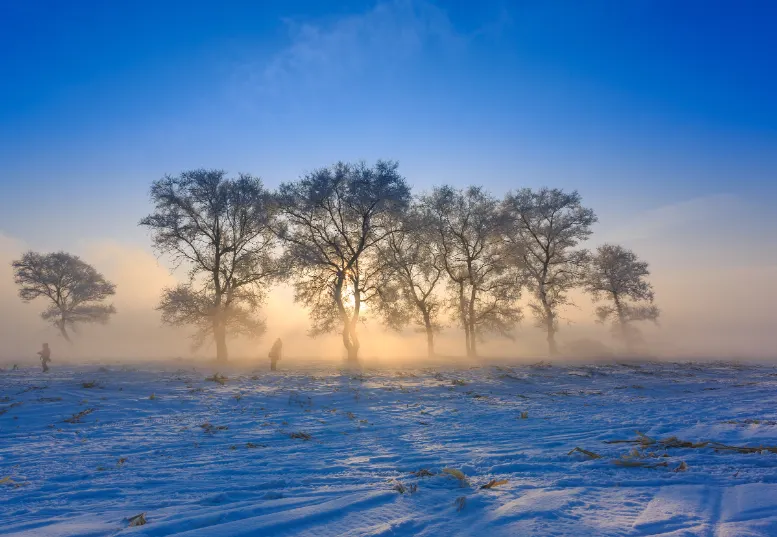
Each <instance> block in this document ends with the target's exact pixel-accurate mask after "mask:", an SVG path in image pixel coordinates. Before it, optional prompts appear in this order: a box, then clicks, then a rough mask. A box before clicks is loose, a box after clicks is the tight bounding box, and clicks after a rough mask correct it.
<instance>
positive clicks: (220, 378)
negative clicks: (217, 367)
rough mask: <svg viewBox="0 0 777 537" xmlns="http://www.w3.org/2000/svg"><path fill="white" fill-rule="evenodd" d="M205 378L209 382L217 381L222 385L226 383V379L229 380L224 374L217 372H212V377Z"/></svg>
mask: <svg viewBox="0 0 777 537" xmlns="http://www.w3.org/2000/svg"><path fill="white" fill-rule="evenodd" d="M205 380H207V381H210V382H217V383H218V384H221V385H222V386H223V385H224V384H226V383H227V380H229V379H228V378H227V377H225V376H224V375H220V374H219V373H218V372H216V373H214V374H213V376H212V377H207V378H206V379H205Z"/></svg>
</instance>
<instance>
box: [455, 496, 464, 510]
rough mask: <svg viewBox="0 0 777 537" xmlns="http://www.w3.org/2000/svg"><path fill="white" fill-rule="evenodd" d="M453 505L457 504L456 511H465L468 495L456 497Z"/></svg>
mask: <svg viewBox="0 0 777 537" xmlns="http://www.w3.org/2000/svg"><path fill="white" fill-rule="evenodd" d="M453 505H455V506H456V511H463V510H464V507H466V505H467V497H466V496H459V497H458V498H456V501H455V502H454V503H453Z"/></svg>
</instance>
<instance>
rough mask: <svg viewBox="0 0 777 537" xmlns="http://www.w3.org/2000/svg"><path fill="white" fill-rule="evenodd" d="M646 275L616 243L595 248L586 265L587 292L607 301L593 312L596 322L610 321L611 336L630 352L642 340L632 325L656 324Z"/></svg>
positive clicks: (636, 260)
mask: <svg viewBox="0 0 777 537" xmlns="http://www.w3.org/2000/svg"><path fill="white" fill-rule="evenodd" d="M649 275H650V271H649V270H648V264H647V263H646V262H645V261H640V260H639V258H638V257H637V255H636V254H635V253H634V252H632V251H631V250H628V249H626V248H623V247H622V246H618V245H615V244H604V245H602V246H600V247H598V248H597V249H596V253H595V254H594V255H593V256H592V258H591V261H590V264H589V266H588V270H587V274H586V281H585V288H586V290H587V291H588V292H590V293H591V294H592V295H593V297H594V299H595V300H604V301H607V302H608V304H605V305H603V306H599V307H598V308H597V309H596V314H597V317H598V320H599V321H600V322H606V321H610V322H612V329H613V333H614V334H615V335H616V337H618V338H619V339H621V340H622V341H623V343H624V344H625V345H626V348H627V349H628V350H630V351H631V350H633V348H634V345H635V344H636V343H637V342H638V341H639V340H640V338H641V336H640V333H639V330H638V329H637V328H636V327H635V326H633V324H632V323H634V322H638V321H652V322H654V323H655V322H658V316H659V310H658V308H657V307H656V306H655V305H654V304H653V299H654V294H653V287H652V285H650V282H648V281H647V280H646V278H647V277H648V276H649Z"/></svg>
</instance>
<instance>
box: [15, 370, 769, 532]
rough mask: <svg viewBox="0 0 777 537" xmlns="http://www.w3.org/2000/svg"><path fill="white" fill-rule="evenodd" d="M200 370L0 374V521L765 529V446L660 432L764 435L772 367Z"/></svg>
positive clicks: (19, 524)
mask: <svg viewBox="0 0 777 537" xmlns="http://www.w3.org/2000/svg"><path fill="white" fill-rule="evenodd" d="M222 373H224V372H222ZM212 374H213V371H212V370H207V371H206V370H199V369H198V370H193V369H192V368H189V369H186V370H178V371H175V370H174V369H173V368H170V367H168V369H167V370H166V371H165V370H164V369H162V368H161V367H157V368H151V367H142V368H140V369H138V370H135V369H130V368H124V369H122V368H121V367H118V366H111V367H109V368H107V369H102V370H100V369H98V368H97V367H96V366H90V367H86V366H85V367H74V368H61V367H60V368H58V367H54V368H53V369H52V371H51V372H50V373H49V374H48V375H46V376H44V375H43V374H42V373H40V372H38V371H35V370H32V369H24V370H21V371H5V372H2V373H0V414H2V415H0V479H4V478H6V477H10V479H6V480H5V481H3V482H0V483H1V484H0V534H4V535H25V536H33V535H35V536H37V535H45V536H54V535H79V536H86V535H125V534H126V535H138V536H140V535H149V536H151V535H155V536H156V535H171V534H176V535H187V536H194V535H198V536H199V535H257V536H269V535H313V536H316V537H324V536H330V535H331V536H336V535H337V536H339V535H442V536H446V537H449V536H453V535H485V536H489V537H495V536H500V535H511V536H514V535H575V536H580V535H715V536H722V535H731V536H746V535H777V454H775V453H771V452H769V451H768V450H762V452H758V453H741V452H738V451H734V450H729V449H725V448H722V449H721V446H719V445H716V444H707V445H697V446H695V447H687V444H685V447H666V444H661V443H660V441H662V440H665V439H667V438H668V437H671V436H675V437H677V439H678V440H679V441H684V442H693V443H701V442H706V441H711V442H720V443H722V444H726V445H733V446H777V406H775V403H777V369H775V368H771V367H765V366H748V367H744V366H738V365H736V364H712V365H699V364H696V365H694V364H643V365H641V366H634V365H618V364H612V365H596V366H565V367H560V366H554V367H531V366H521V367H509V368H508V367H505V368H497V367H484V368H476V369H469V370H439V371H433V370H412V371H411V370H402V371H396V370H393V371H391V370H385V371H371V370H366V371H364V372H363V373H362V374H360V375H357V374H354V373H346V372H338V371H335V370H334V369H331V370H323V369H322V370H319V371H306V372H303V371H293V372H288V371H287V372H283V371H281V372H278V373H272V374H271V373H267V372H260V373H257V374H256V375H252V374H250V373H249V374H246V373H243V374H239V373H238V372H226V374H227V376H228V377H229V378H228V380H226V382H225V383H224V385H221V384H219V383H217V382H213V381H207V380H206V377H207V376H210V375H212ZM85 383H86V384H85ZM89 383H95V385H94V386H91V387H88V386H90V384H89ZM152 395H153V396H152ZM79 413H81V417H80V418H79V417H77V418H75V419H71V418H72V417H73V416H74V415H76V416H77V415H78V414H79ZM524 413H525V414H524ZM522 415H523V416H524V417H522ZM66 419H71V422H74V423H71V422H66V421H65V420H66ZM772 420H774V421H772ZM206 424H209V425H206ZM635 431H640V432H641V433H643V434H644V435H647V437H648V438H645V437H639V436H638V435H637V433H636V432H635ZM308 435H309V436H308ZM640 438H642V440H641V442H642V443H641V444H629V443H607V442H606V441H612V440H639V439H640ZM653 441H658V443H652V442H653ZM643 444H644V445H643ZM669 444H670V445H672V444H673V442H671V441H670V442H669ZM677 444H678V441H674V445H677ZM576 447H579V448H581V449H583V450H587V451H590V452H592V454H593V455H599V456H601V458H598V459H597V458H592V456H591V455H587V454H585V453H582V452H576V453H572V454H569V452H570V451H571V450H573V449H574V448H576ZM716 448H718V449H716ZM635 449H636V451H634V450H635ZM630 453H631V455H629V454H630ZM624 455H627V456H629V458H623V456H624ZM618 460H620V462H621V464H617V463H616V462H615V461H618ZM634 464H638V465H647V466H631V465H634ZM444 469H449V470H448V471H447V472H444V471H443V470H444ZM451 469H452V470H451ZM421 470H427V471H428V473H430V474H433V475H413V472H419V471H421ZM457 470H458V471H459V472H462V473H463V474H464V476H465V478H464V479H460V478H459V477H460V476H459V477H457V476H456V475H455V474H457V472H456V471H457ZM421 473H422V474H426V473H427V472H421ZM492 480H497V481H502V480H505V481H506V482H504V483H501V484H498V485H496V486H493V487H492V488H486V489H484V488H481V487H482V486H483V485H486V484H487V483H489V482H490V481H492ZM140 513H145V518H146V521H147V523H146V524H145V525H142V526H137V527H129V523H128V520H127V519H128V518H129V517H132V516H134V515H137V514H140Z"/></svg>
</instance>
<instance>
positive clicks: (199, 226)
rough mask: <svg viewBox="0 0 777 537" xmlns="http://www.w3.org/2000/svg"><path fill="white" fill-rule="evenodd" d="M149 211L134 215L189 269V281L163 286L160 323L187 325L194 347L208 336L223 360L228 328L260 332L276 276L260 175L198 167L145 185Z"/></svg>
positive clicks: (270, 214) (270, 213)
mask: <svg viewBox="0 0 777 537" xmlns="http://www.w3.org/2000/svg"><path fill="white" fill-rule="evenodd" d="M151 201H152V203H153V204H154V211H153V213H152V214H150V215H149V216H147V217H145V218H143V219H142V220H141V221H140V225H141V226H144V227H147V228H148V229H150V231H151V237H152V241H153V245H154V248H155V249H156V250H157V251H158V252H160V253H162V254H167V255H168V256H170V258H171V259H172V261H173V263H174V265H175V266H176V267H178V266H185V267H186V268H187V269H188V282H187V283H185V284H180V285H178V286H176V287H173V288H169V289H165V290H164V292H163V294H162V299H161V302H160V305H159V308H158V309H159V310H161V312H162V320H163V322H165V323H167V324H171V325H176V326H182V325H192V326H194V327H195V328H196V332H195V334H194V343H195V346H200V345H202V344H204V343H205V342H206V341H208V340H209V339H211V338H213V339H214V340H215V343H216V357H217V359H218V360H219V361H226V360H227V358H228V352H227V342H226V338H227V334H229V335H232V336H236V335H243V336H248V337H252V338H256V337H260V336H261V335H262V334H263V333H264V331H265V321H264V320H263V319H261V318H260V317H258V313H259V309H260V306H261V304H262V303H263V300H264V298H265V292H266V288H267V286H268V285H269V283H270V282H271V281H273V279H275V278H276V277H278V275H279V273H280V266H279V263H278V260H277V259H275V257H274V256H273V254H274V248H275V246H276V239H275V235H274V233H273V227H272V225H273V220H274V218H275V215H276V206H275V204H274V203H273V200H272V197H271V196H270V194H269V193H268V192H267V191H266V190H265V188H264V186H263V184H262V182H261V180H260V179H258V178H256V177H253V176H251V175H248V174H239V175H238V177H237V178H228V177H227V174H226V172H224V171H223V170H204V169H197V170H192V171H186V172H183V173H181V174H180V175H178V176H169V175H168V176H165V177H164V178H162V179H160V180H158V181H155V182H154V183H153V184H152V186H151Z"/></svg>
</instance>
